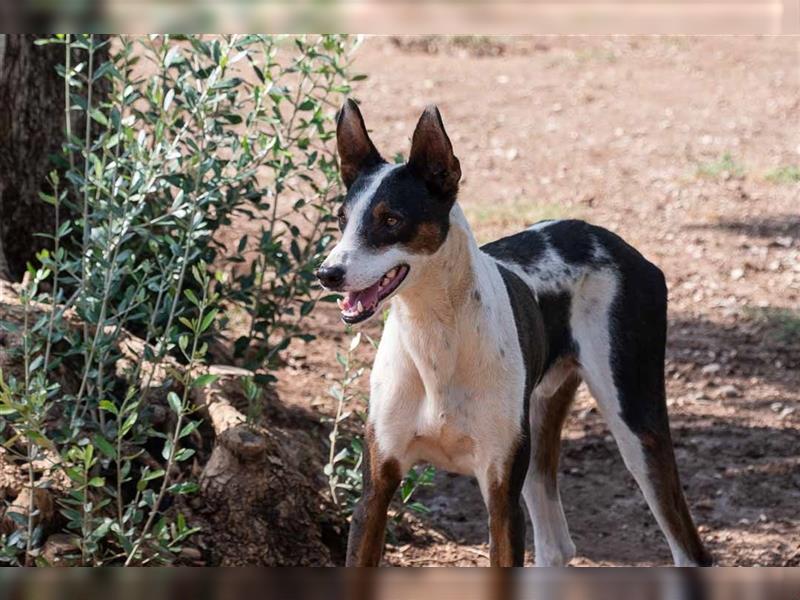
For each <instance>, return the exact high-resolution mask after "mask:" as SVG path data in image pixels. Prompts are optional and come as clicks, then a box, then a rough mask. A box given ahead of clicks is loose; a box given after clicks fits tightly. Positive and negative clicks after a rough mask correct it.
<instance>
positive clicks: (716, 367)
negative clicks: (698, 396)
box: [700, 363, 722, 375]
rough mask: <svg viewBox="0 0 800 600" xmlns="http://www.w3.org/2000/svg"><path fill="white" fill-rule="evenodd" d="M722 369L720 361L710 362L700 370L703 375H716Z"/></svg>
mask: <svg viewBox="0 0 800 600" xmlns="http://www.w3.org/2000/svg"><path fill="white" fill-rule="evenodd" d="M720 370H722V365H720V364H719V363H710V364H708V365H706V366H705V367H703V368H702V369H700V372H701V373H703V375H715V374H716V373H719V372H720Z"/></svg>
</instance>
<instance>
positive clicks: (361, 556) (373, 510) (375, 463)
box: [347, 425, 402, 567]
mask: <svg viewBox="0 0 800 600" xmlns="http://www.w3.org/2000/svg"><path fill="white" fill-rule="evenodd" d="M365 437H366V441H367V451H366V452H365V453H364V462H363V465H362V475H363V480H364V483H363V486H364V491H363V493H362V496H361V499H360V500H359V502H358V506H357V507H356V510H355V512H354V513H353V519H352V522H351V524H350V535H349V538H348V542H347V565H348V566H364V567H368V566H372V567H376V566H378V565H379V564H380V561H381V555H382V554H383V542H384V536H385V532H386V511H387V510H388V508H389V503H390V502H391V500H392V496H393V495H394V492H395V490H396V489H397V486H398V485H400V481H401V480H402V473H401V470H400V463H398V462H397V460H396V459H394V458H388V459H382V458H381V457H380V456H379V454H378V447H377V443H376V441H375V434H374V431H373V428H372V427H371V426H370V425H368V426H367V431H366V436H365Z"/></svg>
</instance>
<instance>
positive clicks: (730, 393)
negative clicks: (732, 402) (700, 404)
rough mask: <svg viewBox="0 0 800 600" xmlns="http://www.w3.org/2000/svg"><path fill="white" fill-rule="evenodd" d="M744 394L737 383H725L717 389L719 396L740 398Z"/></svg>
mask: <svg viewBox="0 0 800 600" xmlns="http://www.w3.org/2000/svg"><path fill="white" fill-rule="evenodd" d="M741 395H742V394H741V392H740V391H739V390H738V388H737V387H736V386H735V385H723V386H722V387H720V388H719V389H717V398H738V397H740V396H741Z"/></svg>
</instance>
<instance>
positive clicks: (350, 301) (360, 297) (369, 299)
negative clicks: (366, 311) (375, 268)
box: [343, 283, 379, 310]
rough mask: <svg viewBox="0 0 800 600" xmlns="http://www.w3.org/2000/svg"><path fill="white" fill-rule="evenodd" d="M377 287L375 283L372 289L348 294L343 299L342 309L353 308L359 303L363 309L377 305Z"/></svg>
mask: <svg viewBox="0 0 800 600" xmlns="http://www.w3.org/2000/svg"><path fill="white" fill-rule="evenodd" d="M378 287H379V285H378V284H377V283H376V284H375V285H373V286H372V287H368V288H367V289H365V290H360V291H358V292H348V293H347V295H346V296H345V297H344V302H343V306H344V309H345V310H347V309H350V308H355V307H356V306H358V303H359V302H361V305H362V306H363V307H364V308H371V307H373V306H375V305H376V304H378Z"/></svg>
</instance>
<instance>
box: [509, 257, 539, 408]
mask: <svg viewBox="0 0 800 600" xmlns="http://www.w3.org/2000/svg"><path fill="white" fill-rule="evenodd" d="M497 268H498V270H499V271H500V275H501V276H502V277H503V283H505V286H506V291H507V292H508V298H509V300H510V301H511V311H512V313H513V314H514V324H515V326H516V328H517V338H518V339H519V347H520V350H521V351H522V360H523V362H524V363H525V398H524V402H525V412H526V415H525V421H526V422H527V420H528V418H527V408H528V400H529V398H530V396H531V393H532V392H533V388H534V387H535V386H536V384H537V383H539V380H541V378H542V375H543V374H544V366H545V360H546V357H547V356H548V350H547V335H546V333H545V325H544V320H543V317H542V312H541V310H540V309H539V304H538V303H537V302H536V298H535V297H534V295H533V292H532V291H531V289H530V288H529V287H528V286H527V284H526V283H525V282H524V281H522V279H520V278H519V276H517V275H515V274H514V273H512V272H511V271H510V270H508V269H507V268H506V267H504V266H502V265H499V264H498V265H497Z"/></svg>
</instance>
